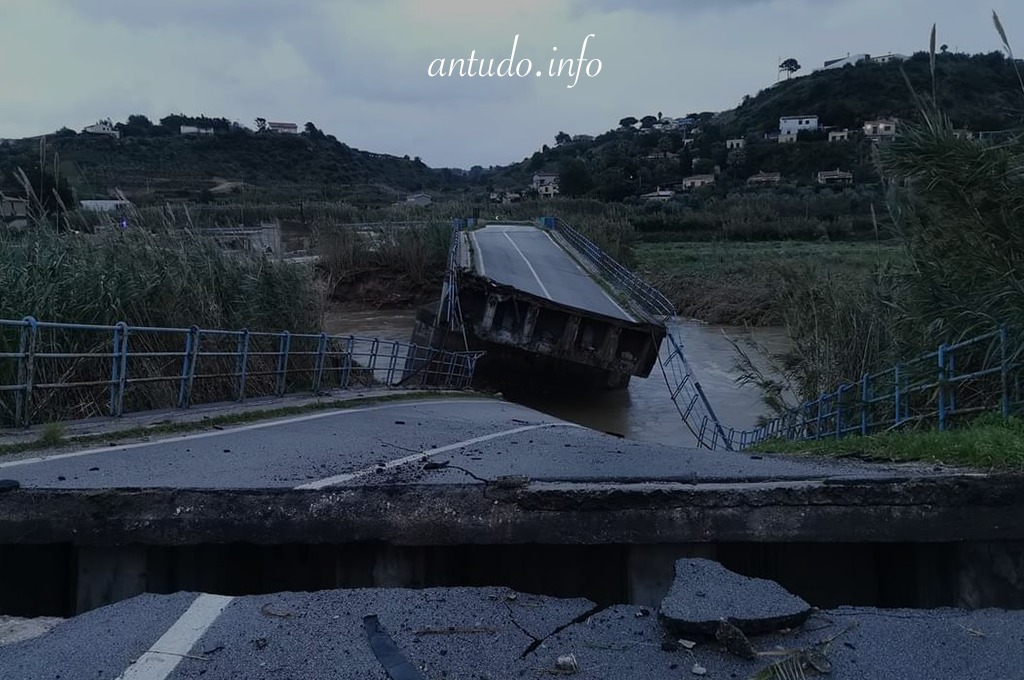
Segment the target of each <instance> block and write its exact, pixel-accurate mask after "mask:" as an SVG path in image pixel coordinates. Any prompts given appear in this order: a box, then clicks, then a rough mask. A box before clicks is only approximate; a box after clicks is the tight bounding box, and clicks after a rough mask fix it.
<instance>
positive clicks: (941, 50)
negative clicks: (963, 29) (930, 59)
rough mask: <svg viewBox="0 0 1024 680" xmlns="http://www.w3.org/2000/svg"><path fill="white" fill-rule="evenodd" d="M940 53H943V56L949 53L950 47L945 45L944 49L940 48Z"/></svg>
mask: <svg viewBox="0 0 1024 680" xmlns="http://www.w3.org/2000/svg"><path fill="white" fill-rule="evenodd" d="M939 51H940V52H942V53H943V54H945V53H946V52H949V45H946V44H943V45H942V47H940V48H939Z"/></svg>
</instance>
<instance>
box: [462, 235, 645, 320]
mask: <svg viewBox="0 0 1024 680" xmlns="http://www.w3.org/2000/svg"><path fill="white" fill-rule="evenodd" d="M469 238H470V240H471V241H472V243H473V250H474V261H473V267H474V269H475V270H476V273H477V274H479V275H481V276H484V277H486V278H489V279H491V280H492V281H495V282H497V283H502V284H506V285H509V286H514V287H516V288H518V289H519V290H522V291H524V292H527V293H531V294H533V295H537V296H539V297H543V298H547V299H548V300H551V301H552V302H556V303H559V304H563V305H568V306H570V307H576V308H579V309H585V310H587V311H590V312H594V313H595V314H603V315H604V316H609V317H613V318H616V319H622V320H624V321H636V319H635V318H634V317H633V316H631V315H630V314H629V313H628V312H626V310H624V309H623V308H622V307H620V306H619V304H618V303H617V302H615V300H614V299H612V297H611V296H610V295H609V294H608V293H607V292H606V291H605V290H604V289H603V288H602V287H601V286H600V285H599V284H598V283H597V281H595V280H594V279H593V278H591V276H590V275H589V274H587V273H586V272H585V271H583V269H582V268H581V267H580V266H579V265H578V264H576V262H575V261H574V260H573V259H572V257H570V256H569V254H568V253H566V252H565V251H564V250H563V249H562V248H561V247H560V246H559V245H558V244H556V243H555V242H554V241H553V240H552V239H551V237H550V236H549V235H548V233H547V232H546V231H544V230H542V229H538V228H536V227H528V226H513V225H501V224H496V225H490V226H487V227H484V228H483V229H478V230H476V231H471V232H469Z"/></svg>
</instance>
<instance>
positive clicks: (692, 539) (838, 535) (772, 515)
mask: <svg viewBox="0 0 1024 680" xmlns="http://www.w3.org/2000/svg"><path fill="white" fill-rule="evenodd" d="M1022 489H1024V484H1022V481H1021V480H1020V479H1018V478H1005V477H1004V478H973V477H960V478H940V479H920V480H914V479H910V480H902V481H900V480H897V481H877V480H875V481H871V480H864V481H859V482H858V481H849V482H847V483H844V484H838V485H837V484H829V483H825V482H788V483H762V484H698V485H687V484H623V485H616V484H565V483H536V484H529V485H527V486H525V487H521V488H515V489H500V488H497V487H496V486H494V485H489V486H485V485H483V484H470V485H463V484H447V485H401V486H395V485H391V486H366V487H356V488H337V489H330V490H324V491H293V490H187V489H185V490H171V489H168V490H141V491H139V490H117V489H113V490H98V491H84V490H83V491H56V490H32V489H25V490H20V491H13V492H8V493H6V494H3V495H0V545H3V544H46V543H65V542H68V543H73V544H79V545H126V544H132V543H142V544H146V545H190V544H198V543H225V542H232V541H244V542H255V543H262V544H273V543H279V542H280V541H281V537H283V536H286V537H288V540H289V542H294V543H347V542H354V541H383V542H387V543H391V544H394V545H410V546H414V545H432V546H443V545H460V544H476V545H485V544H527V543H540V544H562V545H565V544H574V545H602V544H623V543H628V544H639V545H653V544H659V543H716V542H719V543H720V542H730V541H734V542H764V543H788V542H811V543H817V542H853V543H858V542H883V543H884V542H912V543H928V542H957V541H1003V540H1022V539H1024V493H1022ZM565 526H572V527H573V531H572V532H571V533H569V534H567V533H566V532H565V531H564V527H565Z"/></svg>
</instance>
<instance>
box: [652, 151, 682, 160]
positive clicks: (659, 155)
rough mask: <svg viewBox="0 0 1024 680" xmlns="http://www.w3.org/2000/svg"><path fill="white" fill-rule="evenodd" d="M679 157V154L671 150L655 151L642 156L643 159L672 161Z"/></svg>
mask: <svg viewBox="0 0 1024 680" xmlns="http://www.w3.org/2000/svg"><path fill="white" fill-rule="evenodd" d="M678 158H679V154H677V153H672V152H671V151H655V152H653V153H649V154H647V155H646V156H644V160H645V161H673V160H676V159H678Z"/></svg>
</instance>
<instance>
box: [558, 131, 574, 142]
mask: <svg viewBox="0 0 1024 680" xmlns="http://www.w3.org/2000/svg"><path fill="white" fill-rule="evenodd" d="M571 141H572V137H571V136H570V135H569V134H568V133H567V132H561V131H560V132H559V133H558V134H557V135H555V144H568V143H569V142H571Z"/></svg>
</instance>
